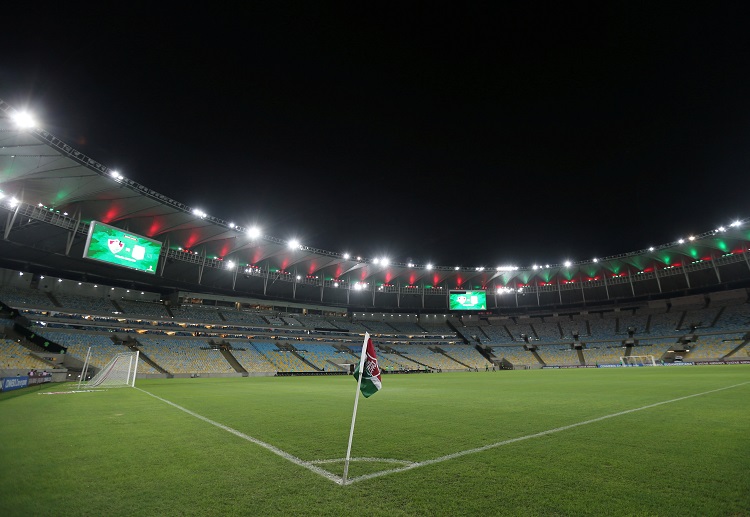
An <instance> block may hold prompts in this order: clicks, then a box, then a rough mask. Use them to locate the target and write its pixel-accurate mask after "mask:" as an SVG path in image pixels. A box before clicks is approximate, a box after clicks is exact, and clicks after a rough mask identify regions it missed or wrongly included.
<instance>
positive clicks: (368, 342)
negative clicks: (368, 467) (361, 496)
mask: <svg viewBox="0 0 750 517" xmlns="http://www.w3.org/2000/svg"><path fill="white" fill-rule="evenodd" d="M360 372H364V373H363V374H362V375H360ZM353 376H354V378H355V379H356V381H357V386H358V387H359V391H361V392H362V395H364V396H365V397H369V396H370V395H372V394H373V393H377V392H378V391H380V388H381V387H382V385H381V384H380V367H379V366H378V358H377V357H376V356H375V347H374V346H373V345H372V339H370V333H369V332H365V339H364V341H363V342H362V355H361V356H360V357H359V363H358V364H357V368H355V370H354V374H353ZM358 404H359V393H357V391H356V390H355V391H354V412H353V413H352V427H351V429H349V445H348V446H347V447H346V460H344V475H343V476H342V477H341V484H342V485H346V478H347V476H348V475H349V459H350V458H351V454H352V438H354V422H356V420H357V405H358Z"/></svg>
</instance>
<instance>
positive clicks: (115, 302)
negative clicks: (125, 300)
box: [110, 300, 125, 313]
mask: <svg viewBox="0 0 750 517" xmlns="http://www.w3.org/2000/svg"><path fill="white" fill-rule="evenodd" d="M110 301H111V302H112V305H114V306H115V309H117V312H120V313H125V311H124V310H123V308H122V307H121V306H120V304H119V303H117V301H115V300H110Z"/></svg>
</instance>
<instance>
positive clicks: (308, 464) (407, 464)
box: [135, 381, 750, 486]
mask: <svg viewBox="0 0 750 517" xmlns="http://www.w3.org/2000/svg"><path fill="white" fill-rule="evenodd" d="M745 384H750V381H747V382H741V383H739V384H733V385H731V386H725V387H723V388H716V389H714V390H709V391H704V392H701V393H693V394H692V395H685V396H684V397H677V398H674V399H670V400H664V401H661V402H655V403H653V404H648V405H646V406H641V407H638V408H634V409H626V410H625V411H619V412H617V413H612V414H610V415H604V416H600V417H597V418H592V419H590V420H584V421H582V422H576V423H575V424H570V425H565V426H562V427H555V428H554V429H548V430H546V431H541V432H539V433H534V434H527V435H526V436H519V437H518V438H511V439H509V440H503V441H501V442H495V443H491V444H488V445H483V446H481V447H476V448H474V449H466V450H464V451H458V452H454V453H451V454H447V455H445V456H440V457H438V458H433V459H431V460H424V461H414V462H412V461H407V460H394V459H385V458H356V460H357V461H370V462H377V461H382V462H393V463H403V464H404V466H403V467H397V468H395V469H389V470H381V471H380V472H373V473H371V474H364V475H362V476H358V477H354V478H349V479H347V481H346V485H347V486H348V485H350V484H352V483H356V482H359V481H365V480H367V479H373V478H376V477H380V476H385V475H387V474H395V473H398V472H404V471H407V470H412V469H415V468H418V467H426V466H427V465H434V464H436V463H442V462H444V461H448V460H452V459H455V458H460V457H461V456H467V455H469V454H475V453H477V452H482V451H486V450H489V449H494V448H496V447H501V446H503V445H508V444H511V443H516V442H521V441H524V440H529V439H531V438H539V437H540V436H546V435H548V434H553V433H559V432H560V431H567V430H568V429H573V428H574V427H580V426H582V425H587V424H593V423H596V422H601V421H602V420H607V419H608V418H614V417H617V416H622V415H627V414H629V413H635V412H636V411H642V410H644V409H651V408H653V407H657V406H661V405H664V404H671V403H672V402H679V401H681V400H686V399H690V398H693V397H700V396H702V395H708V394H710V393H716V392H718V391H724V390H729V389H732V388H737V387H738V386H744V385H745ZM135 389H137V390H139V391H142V392H143V393H145V394H147V395H150V396H152V397H154V398H155V399H158V400H161V401H162V402H164V403H165V404H169V405H170V406H172V407H175V408H177V409H179V410H180V411H184V412H185V413H187V414H188V415H191V416H194V417H195V418H198V419H199V420H203V421H204V422H207V423H209V424H211V425H213V426H216V427H218V428H219V429H223V430H225V431H227V432H229V433H232V434H234V435H235V436H239V437H240V438H243V439H245V440H247V441H249V442H252V443H254V444H256V445H260V446H261V447H263V448H265V449H268V450H269V451H271V452H273V453H274V454H276V455H278V456H281V457H282V458H284V459H286V460H288V461H291V462H292V463H294V464H296V465H299V466H301V467H305V468H306V469H308V470H310V471H311V472H314V473H316V474H319V475H321V476H323V477H324V478H326V479H330V480H331V481H333V482H334V483H336V484H338V485H341V484H342V483H343V477H342V476H336V475H335V474H332V473H330V472H328V471H327V470H324V469H321V468H319V467H316V466H315V464H324V463H335V462H337V461H343V459H332V460H314V461H304V460H302V459H300V458H298V457H296V456H293V455H291V454H289V453H287V452H284V451H282V450H281V449H279V448H278V447H274V446H273V445H271V444H268V443H266V442H263V441H261V440H258V439H257V438H253V437H252V436H249V435H246V434H245V433H241V432H240V431H237V430H236V429H232V428H231V427H228V426H226V425H224V424H220V423H219V422H214V421H213V420H211V419H209V418H206V417H204V416H202V415H199V414H198V413H195V412H193V411H190V410H189V409H186V408H184V407H182V406H179V405H177V404H175V403H174V402H170V401H168V400H166V399H163V398H161V397H158V396H156V395H154V394H153V393H149V392H148V391H146V390H144V389H141V388H135Z"/></svg>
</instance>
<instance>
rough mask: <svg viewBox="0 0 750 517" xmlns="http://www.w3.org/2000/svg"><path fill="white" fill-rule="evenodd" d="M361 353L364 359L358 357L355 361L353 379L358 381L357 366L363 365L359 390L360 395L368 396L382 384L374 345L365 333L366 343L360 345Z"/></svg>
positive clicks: (378, 389)
mask: <svg viewBox="0 0 750 517" xmlns="http://www.w3.org/2000/svg"><path fill="white" fill-rule="evenodd" d="M362 351H363V352H362V353H363V354H364V360H362V359H360V361H359V363H357V367H356V368H355V369H354V379H355V380H356V381H358V382H359V372H360V370H359V368H360V365H364V366H363V368H362V369H363V370H364V372H365V374H364V375H363V376H362V382H361V384H360V385H359V391H361V392H362V395H364V396H365V397H369V396H370V395H374V394H375V393H377V392H378V391H380V388H382V387H383V385H382V384H381V382H380V367H379V366H378V358H377V356H376V355H375V347H374V346H373V344H372V338H371V337H370V336H369V334H368V335H367V345H366V346H363V347H362Z"/></svg>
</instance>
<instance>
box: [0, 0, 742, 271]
mask: <svg viewBox="0 0 750 517" xmlns="http://www.w3.org/2000/svg"><path fill="white" fill-rule="evenodd" d="M269 4H272V5H273V7H268V6H264V7H260V6H250V7H245V6H243V7H239V6H238V7H236V8H233V9H232V10H225V11H221V12H217V10H213V11H212V9H211V7H210V6H208V5H206V4H200V9H196V10H195V11H192V10H190V8H183V9H181V10H180V11H179V12H177V11H174V10H173V9H172V7H169V8H166V7H165V8H160V7H157V6H149V8H148V10H144V11H139V10H137V9H136V8H132V6H128V7H127V10H125V9H121V8H113V7H111V6H109V5H106V6H105V5H103V4H102V5H97V6H90V7H89V9H88V10H85V11H79V12H74V11H72V10H71V9H70V6H69V5H66V6H64V8H62V7H61V8H60V11H59V12H54V11H44V10H41V9H40V10H38V11H37V12H34V13H31V11H32V10H33V9H32V8H31V7H29V6H25V7H24V8H23V9H22V10H21V11H25V12H26V17H25V18H23V21H22V22H21V21H20V19H19V23H16V24H5V25H6V28H4V32H5V34H4V40H5V41H6V43H9V42H13V46H6V48H5V51H4V52H3V59H2V60H0V98H2V99H4V100H5V101H7V102H9V103H10V104H11V105H13V106H14V107H17V108H24V107H28V108H29V109H30V110H32V111H33V112H34V113H35V114H36V116H37V119H38V120H39V121H40V122H41V124H42V125H43V126H44V127H45V128H47V129H48V130H49V131H51V132H52V133H53V134H55V135H57V136H60V137H61V138H63V139H64V140H66V141H68V142H70V143H71V144H72V145H73V146H74V147H76V148H78V149H79V150H81V151H83V152H85V153H87V154H89V155H90V156H92V157H93V158H95V159H97V160H98V161H100V162H101V163H104V164H105V165H107V166H109V167H111V168H114V169H118V170H119V171H120V172H121V173H122V174H123V175H125V176H126V177H128V178H131V179H133V180H135V181H137V182H140V183H142V184H145V185H147V186H149V187H151V188H153V189H155V190H157V191H159V192H161V193H163V194H166V195H168V196H170V197H172V198H173V199H176V200H177V201H180V202H183V203H186V204H188V205H190V206H194V207H199V208H202V209H203V210H204V211H205V212H207V213H209V214H211V215H213V216H216V217H220V218H222V219H225V220H227V221H234V222H236V223H238V224H242V225H245V226H249V225H250V224H252V223H258V224H260V225H261V226H262V228H263V230H264V233H266V234H267V235H273V236H275V237H278V238H282V239H287V238H292V237H296V238H298V239H300V241H301V242H302V243H303V244H305V245H308V246H312V247H317V248H322V249H326V250H331V251H338V252H344V251H350V252H352V253H354V254H359V255H363V256H368V257H380V256H389V257H391V258H392V259H394V260H398V261H407V260H412V261H416V262H417V263H427V262H432V263H433V264H438V265H463V266H475V265H476V266H479V265H484V266H489V267H492V266H496V265H506V264H515V265H522V266H528V265H531V264H533V263H560V262H562V261H564V260H566V259H570V260H574V261H575V260H585V259H589V258H593V257H603V256H607V255H612V254H617V253H623V252H627V251H634V250H637V249H642V248H645V247H648V246H649V245H656V244H663V243H666V242H671V241H674V240H677V239H678V238H680V237H685V236H686V235H688V234H690V233H700V232H703V231H708V230H710V229H713V228H715V227H717V226H719V225H721V224H726V223H728V222H731V221H732V220H733V219H735V218H738V217H740V218H745V217H748V216H750V210H748V209H747V201H746V199H747V191H748V188H747V187H748V184H749V183H750V182H749V181H748V177H749V175H748V171H750V145H748V144H749V143H750V73H749V72H748V70H750V31H748V30H747V23H746V22H747V19H748V18H747V16H746V13H744V12H740V11H739V10H737V8H736V7H733V6H734V5H739V3H734V4H723V5H722V4H718V5H713V4H712V5H713V7H711V8H707V9H710V10H705V11H701V10H687V7H686V6H685V7H684V8H683V9H675V8H674V6H671V7H665V8H663V11H662V12H659V9H662V8H660V7H653V6H649V7H648V8H647V9H645V8H639V9H636V8H631V7H629V6H627V5H623V6H618V7H612V6H610V7H608V8H607V10H603V11H598V10H594V8H593V7H592V6H593V5H595V4H588V5H583V4H580V5H576V4H566V5H564V6H563V7H557V8H555V9H549V8H547V7H541V6H539V5H535V6H533V7H529V8H515V9H516V10H512V9H510V8H507V7H505V6H504V5H503V7H496V8H493V9H487V8H486V5H491V4H478V3H475V4H468V5H465V4H464V3H459V4H453V5H452V6H448V5H441V4H437V3H425V4H423V5H422V6H421V7H413V6H412V7H405V6H404V5H402V4H398V3H393V4H387V3H384V4H379V3H378V4H372V3H370V4H367V5H360V6H359V7H356V8H352V7H351V6H345V5H346V4H336V5H335V6H333V4H324V5H319V4H318V3H316V2H306V3H302V2H300V3H275V2H273V3H269ZM498 4H504V3H498ZM18 16H22V13H19V14H18ZM6 19H10V18H6ZM7 25H13V27H7Z"/></svg>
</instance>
